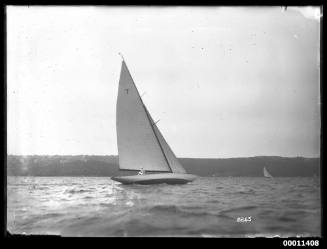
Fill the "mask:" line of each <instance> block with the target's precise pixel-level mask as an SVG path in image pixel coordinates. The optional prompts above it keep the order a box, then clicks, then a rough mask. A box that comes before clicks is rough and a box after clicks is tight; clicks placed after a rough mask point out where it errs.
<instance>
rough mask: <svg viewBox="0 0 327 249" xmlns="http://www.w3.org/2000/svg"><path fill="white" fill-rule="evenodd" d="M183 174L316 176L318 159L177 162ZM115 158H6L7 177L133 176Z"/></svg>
mask: <svg viewBox="0 0 327 249" xmlns="http://www.w3.org/2000/svg"><path fill="white" fill-rule="evenodd" d="M179 160H180V162H181V163H182V164H183V166H184V168H185V169H186V171H187V172H188V173H190V174H195V175H198V176H235V177H237V176H246V177H260V176H263V167H266V168H267V169H268V170H269V172H270V173H271V174H272V175H273V176H274V177H292V176H304V177H305V176H318V175H319V172H320V158H306V157H280V156H257V157H240V158H179ZM118 164H119V160H118V156H115V155H110V156H86V155H80V156H78V155H76V156H75V155H71V156H70V155H67V156H59V155H53V156H52V155H46V156H40V155H29V156H18V155H8V156H7V175H8V176H79V177H83V176H108V177H111V176H117V175H127V174H135V172H126V171H120V170H119V166H118Z"/></svg>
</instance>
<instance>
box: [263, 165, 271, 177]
mask: <svg viewBox="0 0 327 249" xmlns="http://www.w3.org/2000/svg"><path fill="white" fill-rule="evenodd" d="M263 176H264V177H270V178H271V177H272V175H271V174H270V173H269V172H268V170H267V169H266V167H264V168H263Z"/></svg>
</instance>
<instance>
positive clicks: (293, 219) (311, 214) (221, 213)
mask: <svg viewBox="0 0 327 249" xmlns="http://www.w3.org/2000/svg"><path fill="white" fill-rule="evenodd" d="M7 186H8V188H7V201H8V202H7V227H8V230H9V231H10V232H11V233H26V234H60V235H63V236H218V237H247V236H276V235H279V236H282V237H284V236H296V235H299V236H320V220H321V217H320V215H321V212H320V207H321V206H320V183H319V180H318V179H317V178H296V177H294V178H275V179H265V178H260V177H249V178H247V177H199V178H198V179H197V180H195V181H194V182H192V183H189V184H186V185H166V184H161V185H152V186H142V185H121V184H120V183H117V182H114V181H112V180H110V179H109V178H107V177H8V185H7ZM238 217H244V218H245V217H251V221H249V222H243V223H242V222H237V218H238Z"/></svg>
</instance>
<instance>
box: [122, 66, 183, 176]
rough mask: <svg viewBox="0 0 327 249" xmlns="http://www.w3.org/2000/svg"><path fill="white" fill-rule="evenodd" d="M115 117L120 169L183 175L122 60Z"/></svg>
mask: <svg viewBox="0 0 327 249" xmlns="http://www.w3.org/2000/svg"><path fill="white" fill-rule="evenodd" d="M116 115H117V117H116V126H117V143H118V153H119V168H120V169H122V170H137V171H138V170H140V169H141V168H143V169H144V170H147V171H159V172H173V173H185V170H184V168H183V167H182V165H181V164H180V163H179V162H178V159H177V158H176V156H175V155H174V153H173V152H172V150H171V149H170V148H169V146H168V144H167V143H166V141H165V139H164V138H163V136H162V134H161V133H160V131H159V129H158V127H157V126H156V124H155V123H154V122H153V119H152V117H151V116H150V113H149V112H148V111H147V109H146V107H145V106H144V104H143V101H142V99H141V97H140V95H139V93H138V91H137V88H136V86H135V83H134V81H133V79H132V76H131V75H130V72H129V70H128V68H127V66H126V63H125V61H124V60H123V62H122V68H121V73H120V80H119V88H118V98H117V110H116Z"/></svg>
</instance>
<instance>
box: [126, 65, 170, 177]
mask: <svg viewBox="0 0 327 249" xmlns="http://www.w3.org/2000/svg"><path fill="white" fill-rule="evenodd" d="M123 63H125V61H123ZM125 66H126V69H127V72H128V73H129V75H130V77H131V78H132V82H133V85H134V87H135V89H136V93H137V96H138V97H139V99H140V100H141V103H142V106H143V108H144V110H145V113H146V115H147V118H148V122H149V123H150V126H151V129H152V132H153V134H154V136H155V138H156V140H157V142H158V145H159V147H160V149H161V152H162V154H163V156H164V158H165V160H166V163H167V165H168V167H169V168H170V171H171V172H173V170H172V168H171V167H170V164H169V161H168V159H167V157H166V154H165V152H164V150H163V148H162V146H161V144H160V141H159V138H158V136H157V134H156V132H155V130H154V128H153V125H152V122H151V119H150V117H149V115H150V114H149V112H148V110H147V108H146V106H145V105H144V103H143V100H142V98H141V96H140V94H139V91H138V90H137V87H136V85H135V82H134V79H133V77H132V75H131V73H130V72H129V69H128V67H127V65H126V63H125Z"/></svg>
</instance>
